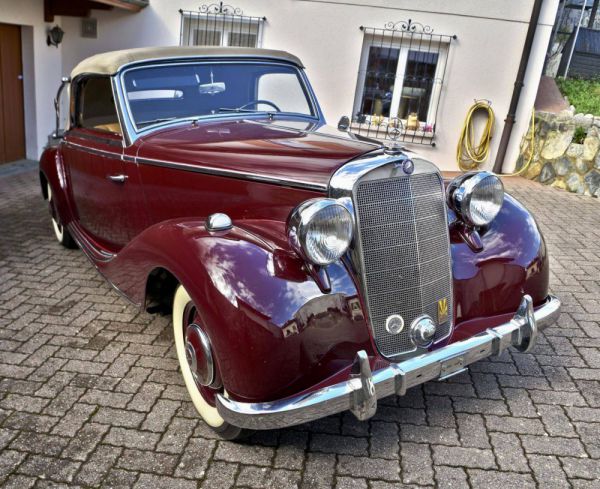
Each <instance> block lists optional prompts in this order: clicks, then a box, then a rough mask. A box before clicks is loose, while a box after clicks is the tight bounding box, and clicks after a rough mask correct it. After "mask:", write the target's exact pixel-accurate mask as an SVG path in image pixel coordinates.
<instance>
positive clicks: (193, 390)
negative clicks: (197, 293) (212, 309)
mask: <svg viewBox="0 0 600 489" xmlns="http://www.w3.org/2000/svg"><path fill="white" fill-rule="evenodd" d="M173 336H174V337H175V348H176V350H177V358H178V360H179V366H180V367H181V374H182V375H183V380H184V382H185V386H186V387H187V390H188V392H189V394H190V397H191V398H192V402H193V403H194V407H195V408H196V411H198V413H199V414H200V416H201V417H202V419H203V420H204V422H205V423H206V424H207V425H208V426H210V428H211V429H212V430H213V431H214V432H216V433H217V434H218V435H219V436H220V437H221V438H223V439H225V440H235V439H240V438H243V437H245V436H247V435H248V434H249V432H248V430H244V429H243V428H238V427H237V426H233V425H232V424H229V423H227V422H226V421H225V420H224V419H223V418H222V417H221V415H220V414H219V412H218V411H217V407H216V402H215V401H216V395H217V394H218V393H220V392H222V393H225V391H224V389H223V387H222V386H221V385H220V382H219V380H218V372H217V366H216V361H215V359H214V356H213V355H214V353H213V352H212V350H211V348H210V340H209V339H208V336H207V335H206V333H205V332H204V329H203V326H202V320H201V318H200V315H199V314H198V309H197V308H196V306H195V305H194V303H193V302H192V299H191V298H190V295H189V294H188V292H187V290H185V288H184V287H183V285H180V286H179V287H177V290H176V291H175V298H174V299H173ZM203 384H204V385H203ZM206 384H208V385H206ZM225 394H226V393H225Z"/></svg>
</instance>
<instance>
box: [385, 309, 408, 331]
mask: <svg viewBox="0 0 600 489" xmlns="http://www.w3.org/2000/svg"><path fill="white" fill-rule="evenodd" d="M385 329H386V331H387V332H388V333H389V334H398V333H400V332H401V331H402V330H403V329H404V318H403V317H402V316H399V315H398V314H392V315H391V316H388V318H387V319H386V320H385Z"/></svg>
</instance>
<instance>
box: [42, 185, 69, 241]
mask: <svg viewBox="0 0 600 489" xmlns="http://www.w3.org/2000/svg"><path fill="white" fill-rule="evenodd" d="M46 188H47V193H48V208H49V209H50V218H51V219H52V229H54V235H55V236H56V239H57V240H58V242H59V243H60V244H61V245H63V246H64V247H65V248H71V249H73V248H77V243H75V240H74V239H73V237H72V236H71V235H70V234H69V231H67V230H66V229H65V228H64V227H63V225H62V224H60V223H59V222H58V219H57V218H58V215H57V212H56V207H55V206H54V200H53V198H52V187H50V184H49V183H47V184H46ZM55 216H56V217H55Z"/></svg>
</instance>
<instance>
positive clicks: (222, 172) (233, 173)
mask: <svg viewBox="0 0 600 489" xmlns="http://www.w3.org/2000/svg"><path fill="white" fill-rule="evenodd" d="M63 144H65V145H67V146H71V147H73V148H75V149H79V150H81V151H85V152H87V153H91V154H95V155H98V156H105V157H109V158H118V159H120V160H123V161H128V162H132V163H139V164H145V165H152V166H160V167H164V168H173V169H176V170H183V171H189V172H194V173H203V174H205V175H213V176H219V177H231V178H237V179H239V180H249V181H253V182H259V183H269V184H275V185H280V186H282V187H292V188H299V189H302V190H314V191H318V192H324V191H326V190H327V185H325V184H320V183H313V182H305V181H302V180H289V179H285V178H277V177H270V176H268V175H260V174H257V173H247V172H241V171H237V170H228V169H226V168H214V167H211V166H198V165H194V164H191V163H180V162H173V161H164V160H155V159H152V158H134V157H132V156H129V155H124V154H121V153H113V152H111V151H105V150H102V149H96V148H89V147H88V146H83V145H82V144H77V143H73V142H72V141H64V142H63Z"/></svg>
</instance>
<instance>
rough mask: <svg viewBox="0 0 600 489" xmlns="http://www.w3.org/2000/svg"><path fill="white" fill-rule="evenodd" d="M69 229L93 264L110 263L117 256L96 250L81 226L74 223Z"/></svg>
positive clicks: (68, 226)
mask: <svg viewBox="0 0 600 489" xmlns="http://www.w3.org/2000/svg"><path fill="white" fill-rule="evenodd" d="M67 229H68V231H69V233H70V234H71V236H72V237H73V239H74V240H75V241H76V242H77V244H78V245H79V248H81V249H82V250H83V252H84V253H85V254H86V255H87V257H88V258H89V259H90V260H91V261H92V263H94V264H95V263H96V262H100V263H108V262H109V261H111V260H112V259H113V258H115V257H116V256H117V255H115V254H114V253H110V252H108V251H104V250H100V249H98V248H96V247H95V246H94V245H93V244H92V243H91V242H90V241H89V240H88V239H87V237H86V236H85V234H84V233H83V232H82V231H81V230H80V229H79V226H78V225H76V224H74V223H72V222H71V223H69V224H68V225H67Z"/></svg>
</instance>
